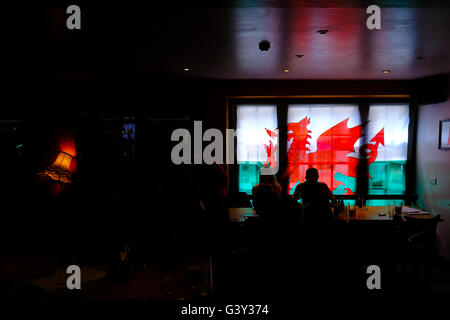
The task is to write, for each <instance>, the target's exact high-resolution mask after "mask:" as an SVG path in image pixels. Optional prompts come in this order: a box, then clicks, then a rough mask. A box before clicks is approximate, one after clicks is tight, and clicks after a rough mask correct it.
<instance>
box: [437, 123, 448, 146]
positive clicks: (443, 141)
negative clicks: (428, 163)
mask: <svg viewBox="0 0 450 320" xmlns="http://www.w3.org/2000/svg"><path fill="white" fill-rule="evenodd" d="M439 149H450V119H447V120H441V121H439Z"/></svg>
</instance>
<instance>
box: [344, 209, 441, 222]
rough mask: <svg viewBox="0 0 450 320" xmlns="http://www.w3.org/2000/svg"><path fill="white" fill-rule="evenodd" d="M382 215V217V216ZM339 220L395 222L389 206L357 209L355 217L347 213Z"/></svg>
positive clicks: (428, 217)
mask: <svg viewBox="0 0 450 320" xmlns="http://www.w3.org/2000/svg"><path fill="white" fill-rule="evenodd" d="M380 214H381V215H380ZM403 215H404V216H408V217H412V218H417V219H430V218H432V217H434V215H433V214H431V213H427V214H420V215H418V214H403ZM339 220H344V221H385V222H389V221H393V218H392V216H390V215H389V206H369V207H364V208H362V209H360V208H358V207H356V214H355V217H353V218H349V217H348V215H347V214H346V213H341V214H340V215H339Z"/></svg>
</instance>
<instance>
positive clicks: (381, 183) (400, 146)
mask: <svg viewBox="0 0 450 320" xmlns="http://www.w3.org/2000/svg"><path fill="white" fill-rule="evenodd" d="M408 126H409V106H408V105H371V106H370V107H369V123H368V125H367V129H368V130H367V131H368V137H369V138H371V137H375V136H376V134H377V133H378V132H380V131H381V130H383V131H382V133H383V134H382V135H378V136H379V139H378V140H377V139H376V138H375V139H372V140H370V141H371V143H372V144H375V146H374V147H372V149H373V150H371V153H372V154H371V157H370V159H369V176H370V178H369V181H368V182H369V183H368V185H369V194H404V193H405V191H406V184H405V167H406V160H407V154H408ZM382 202H383V201H382V200H370V201H369V204H375V203H377V204H381V203H382ZM383 203H385V202H383Z"/></svg>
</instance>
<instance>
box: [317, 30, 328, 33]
mask: <svg viewBox="0 0 450 320" xmlns="http://www.w3.org/2000/svg"><path fill="white" fill-rule="evenodd" d="M317 32H318V33H320V34H325V33H328V30H326V29H321V30H317Z"/></svg>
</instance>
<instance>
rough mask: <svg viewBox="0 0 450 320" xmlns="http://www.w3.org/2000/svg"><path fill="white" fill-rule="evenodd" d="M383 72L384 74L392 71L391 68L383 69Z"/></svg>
mask: <svg viewBox="0 0 450 320" xmlns="http://www.w3.org/2000/svg"><path fill="white" fill-rule="evenodd" d="M383 73H384V74H388V73H391V70H383Z"/></svg>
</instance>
